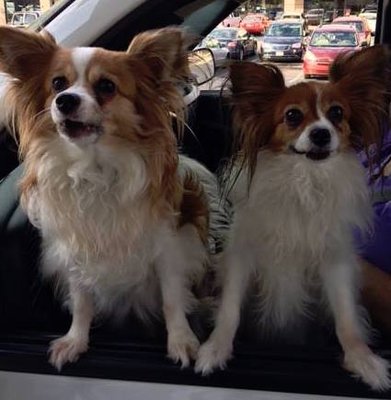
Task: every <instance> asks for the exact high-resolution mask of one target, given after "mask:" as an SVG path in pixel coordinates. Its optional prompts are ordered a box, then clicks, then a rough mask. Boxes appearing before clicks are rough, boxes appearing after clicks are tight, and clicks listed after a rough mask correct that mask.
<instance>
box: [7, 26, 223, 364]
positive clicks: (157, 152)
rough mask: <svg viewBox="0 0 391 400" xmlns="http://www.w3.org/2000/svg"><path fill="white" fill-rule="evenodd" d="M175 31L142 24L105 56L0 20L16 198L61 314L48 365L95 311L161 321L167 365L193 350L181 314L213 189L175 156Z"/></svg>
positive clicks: (73, 354) (197, 169) (179, 64)
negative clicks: (63, 326) (125, 44)
mask: <svg viewBox="0 0 391 400" xmlns="http://www.w3.org/2000/svg"><path fill="white" fill-rule="evenodd" d="M186 37H187V36H186V35H185V34H184V33H183V32H182V31H181V30H180V29H179V28H174V27H172V28H165V29H161V30H156V31H147V32H144V33H141V34H139V35H137V36H136V37H135V38H134V39H133V41H132V42H131V44H130V45H129V48H128V50H127V51H126V52H114V51H108V50H104V49H99V48H72V49H67V48H62V47H60V46H58V45H57V44H56V42H55V40H54V39H53V38H52V37H51V35H50V34H48V33H45V32H43V33H41V34H37V33H33V32H28V31H23V30H18V29H11V28H7V27H2V28H0V67H1V69H2V70H3V71H4V72H5V73H7V74H9V75H11V77H12V78H13V79H12V80H11V81H10V85H11V87H10V88H9V93H8V94H7V98H8V100H9V105H10V106H13V114H15V116H16V125H17V128H18V137H19V142H20V143H19V144H20V151H21V155H22V158H23V160H24V175H23V177H22V179H21V182H20V190H21V203H22V206H23V207H24V209H25V210H26V212H27V214H28V217H29V219H30V221H31V222H32V223H33V225H35V226H36V227H37V228H38V229H39V231H40V234H41V236H42V256H41V271H42V274H43V276H44V277H48V276H54V277H56V279H59V280H60V282H61V284H62V286H63V287H64V290H63V291H64V292H65V294H66V301H67V304H69V308H70V310H71V313H72V324H71V327H70V329H69V331H68V333H67V334H66V335H65V336H63V337H61V338H59V339H57V340H55V341H54V342H52V343H51V346H50V362H51V363H52V364H53V365H54V366H55V367H56V368H57V369H61V368H62V366H63V365H64V364H65V363H67V362H74V361H76V360H77V359H78V357H79V355H80V354H81V353H83V352H86V351H87V348H88V343H89V330H90V325H91V322H92V321H93V318H94V317H95V316H97V315H109V316H116V317H124V316H125V315H126V314H127V313H128V312H129V311H131V312H134V313H135V314H137V315H138V316H139V317H140V318H141V319H143V320H148V319H149V318H152V317H155V316H157V317H159V316H160V315H161V316H162V317H163V318H164V321H165V324H166V328H167V333H168V339H167V340H168V345H167V346H168V355H169V357H170V358H172V359H173V360H174V361H176V362H181V363H182V365H183V366H186V365H188V364H189V362H190V360H191V359H192V358H194V357H195V355H196V353H197V350H198V347H199V341H198V338H197V337H196V335H195V334H194V332H193V331H192V329H191V328H190V326H189V323H188V320H187V313H189V312H190V311H191V310H192V307H193V306H194V305H195V302H196V299H195V297H194V295H193V294H192V288H193V287H194V286H195V285H197V283H198V282H200V281H201V280H202V279H203V276H204V273H205V270H206V267H207V265H208V263H209V262H210V251H209V248H210V246H209V244H208V241H210V238H211V236H210V233H211V230H213V229H214V228H213V227H215V225H214V224H215V223H216V221H217V220H218V218H219V217H218V213H219V198H220V195H219V193H218V186H217V182H216V180H215V178H214V176H213V175H212V174H211V173H209V172H208V171H207V170H206V168H204V167H203V166H201V165H200V164H198V163H197V162H195V161H193V160H190V159H188V158H185V157H183V156H178V152H177V138H176V132H174V126H175V123H174V121H173V115H176V117H177V118H176V120H177V123H178V121H181V119H182V118H183V114H184V103H183V98H182V94H181V92H180V91H179V90H178V87H177V83H179V82H182V81H183V79H185V78H187V77H188V76H189V66H188V58H187V51H186V42H187V39H186Z"/></svg>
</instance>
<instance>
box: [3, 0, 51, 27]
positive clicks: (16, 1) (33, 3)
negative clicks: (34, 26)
mask: <svg viewBox="0 0 391 400" xmlns="http://www.w3.org/2000/svg"><path fill="white" fill-rule="evenodd" d="M56 1H57V0H0V24H6V23H8V22H10V21H11V18H12V14H13V13H14V12H17V11H35V10H38V11H42V12H44V11H46V10H48V9H49V8H50V7H51V6H52V5H53V4H54V3H56Z"/></svg>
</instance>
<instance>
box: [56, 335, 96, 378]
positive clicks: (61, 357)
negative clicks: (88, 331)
mask: <svg viewBox="0 0 391 400" xmlns="http://www.w3.org/2000/svg"><path fill="white" fill-rule="evenodd" d="M87 350H88V343H87V342H86V341H85V340H80V339H77V338H74V337H72V336H69V335H65V336H63V337H61V338H59V339H56V340H53V341H52V342H51V343H50V348H49V362H50V364H52V365H53V366H54V367H55V368H56V369H57V370H58V371H59V372H60V371H61V369H62V367H63V366H64V364H66V363H68V362H71V363H73V362H76V361H77V360H78V359H79V357H80V354H82V353H85V352H86V351H87Z"/></svg>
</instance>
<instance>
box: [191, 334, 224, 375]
mask: <svg viewBox="0 0 391 400" xmlns="http://www.w3.org/2000/svg"><path fill="white" fill-rule="evenodd" d="M230 358H232V345H226V344H224V345H218V344H217V343H215V341H213V340H208V341H207V342H206V343H204V344H203V345H202V346H201V347H200V350H199V351H198V356H197V360H196V364H195V372H196V373H200V374H202V375H203V376H206V375H209V374H211V373H212V372H213V370H215V369H216V368H219V369H224V368H225V367H226V365H227V362H228V360H229V359H230Z"/></svg>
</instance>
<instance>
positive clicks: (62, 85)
mask: <svg viewBox="0 0 391 400" xmlns="http://www.w3.org/2000/svg"><path fill="white" fill-rule="evenodd" d="M52 87H53V89H54V90H55V91H56V92H62V91H63V90H65V89H66V88H67V87H68V81H67V78H65V76H57V77H55V78H54V79H53V80H52Z"/></svg>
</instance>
